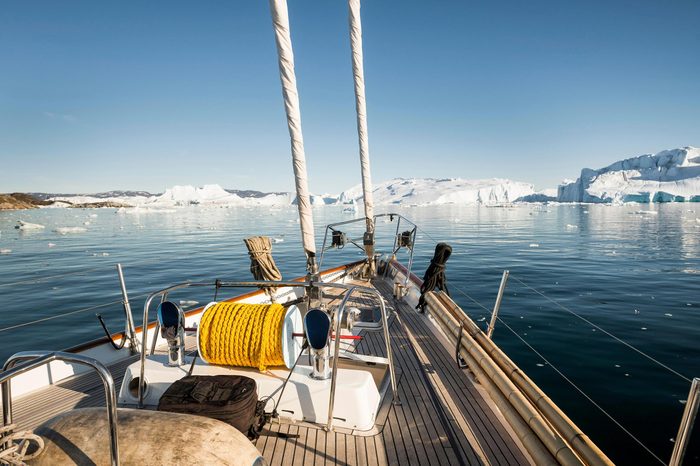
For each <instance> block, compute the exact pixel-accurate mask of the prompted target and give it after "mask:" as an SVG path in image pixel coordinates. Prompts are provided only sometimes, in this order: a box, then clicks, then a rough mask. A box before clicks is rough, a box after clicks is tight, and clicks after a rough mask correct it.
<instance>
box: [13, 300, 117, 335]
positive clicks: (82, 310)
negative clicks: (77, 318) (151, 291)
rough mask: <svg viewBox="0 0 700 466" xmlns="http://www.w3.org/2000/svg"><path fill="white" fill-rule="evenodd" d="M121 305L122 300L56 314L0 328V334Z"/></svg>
mask: <svg viewBox="0 0 700 466" xmlns="http://www.w3.org/2000/svg"><path fill="white" fill-rule="evenodd" d="M119 303H122V300H121V299H119V300H117V301H112V302H109V303H105V304H98V305H96V306H90V307H86V308H83V309H78V310H75V311H70V312H65V313H63V314H56V315H55V316H49V317H44V318H43V319H37V320H33V321H31V322H23V323H21V324H16V325H10V326H9V327H5V328H0V332H6V331H8V330H12V329H15V328H20V327H26V326H27V325H33V324H38V323H40V322H46V321H47V320H53V319H58V318H59V317H65V316H69V315H72V314H79V313H81V312H88V311H93V310H95V309H101V308H103V307H107V306H114V305H115V304H119Z"/></svg>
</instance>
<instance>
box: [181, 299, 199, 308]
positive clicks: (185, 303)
mask: <svg viewBox="0 0 700 466" xmlns="http://www.w3.org/2000/svg"><path fill="white" fill-rule="evenodd" d="M197 304H199V301H192V300H190V299H181V300H180V306H182V307H194V306H196V305H197Z"/></svg>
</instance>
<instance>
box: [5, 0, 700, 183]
mask: <svg viewBox="0 0 700 466" xmlns="http://www.w3.org/2000/svg"><path fill="white" fill-rule="evenodd" d="M289 10H290V17H291V28H292V40H293V44H294V52H295V55H296V71H297V79H298V84H299V93H300V98H301V111H302V125H303V130H304V138H305V143H306V156H307V161H308V166H309V176H310V189H311V191H312V192H314V193H323V192H331V193H334V192H336V193H337V192H339V191H341V190H343V189H345V188H348V187H350V186H352V185H355V184H357V183H359V179H360V175H359V162H358V156H357V153H358V150H357V136H356V126H355V114H354V111H355V108H354V96H353V84H352V74H351V64H350V45H349V39H348V28H347V4H346V2H345V1H344V0H323V1H321V0H317V1H311V0H289ZM362 18H363V28H364V50H365V77H366V82H367V99H368V100H367V105H368V120H369V138H370V154H371V159H372V166H373V177H374V179H375V180H377V181H380V180H386V179H389V178H393V177H399V176H401V177H461V178H490V177H504V178H511V179H515V180H520V181H529V182H532V183H535V185H536V186H537V187H538V188H546V187H555V186H556V184H557V183H558V182H559V181H560V180H561V179H563V178H575V177H576V176H578V174H579V172H580V169H581V168H583V167H592V168H596V167H601V166H605V165H608V164H609V163H612V162H614V161H615V160H619V159H621V158H624V157H630V156H634V155H639V154H642V153H649V152H656V151H659V150H663V149H669V148H675V147H681V146H685V145H695V146H698V145H700V2H698V1H697V0H685V1H684V0H673V1H670V0H659V1H644V0H635V1H626V0H625V1H623V0H606V1H597V0H583V1H561V0H554V1H538V0H531V1H527V2H524V1H520V0H514V1H504V0H492V1H480V2H477V1H456V0H455V1H438V0H430V1H425V0H423V1H408V0H394V1H390V0H365V1H364V3H363V9H362ZM291 174H292V170H291V155H290V149H289V136H288V132H287V128H286V120H285V117H284V108H283V105H282V99H281V88H280V82H279V74H278V69H277V57H276V51H275V45H274V35H273V31H272V26H271V21H270V16H269V6H268V3H267V1H264V0H236V1H205V0H203V1H173V0H170V1H162V2H156V1H135V0H134V1H119V2H117V1H113V2H101V1H94V0H86V1H72V0H62V1H55V0H47V1H38V0H37V1H28V0H4V1H3V2H2V7H1V8H0V192H9V191H45V192H96V191H104V190H109V189H145V190H150V191H152V192H161V191H162V190H163V189H165V188H166V187H168V186H172V185H175V184H194V185H202V184H209V183H217V184H220V185H222V186H224V187H226V188H239V189H259V190H264V191H278V190H279V191H291V190H293V186H294V185H293V181H292V176H291Z"/></svg>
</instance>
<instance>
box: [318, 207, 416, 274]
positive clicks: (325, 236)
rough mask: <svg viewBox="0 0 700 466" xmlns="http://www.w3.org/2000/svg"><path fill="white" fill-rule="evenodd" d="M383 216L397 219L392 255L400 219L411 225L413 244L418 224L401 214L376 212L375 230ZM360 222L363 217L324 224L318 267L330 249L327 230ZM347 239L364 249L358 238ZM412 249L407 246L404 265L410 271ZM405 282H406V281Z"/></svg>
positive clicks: (397, 246)
mask: <svg viewBox="0 0 700 466" xmlns="http://www.w3.org/2000/svg"><path fill="white" fill-rule="evenodd" d="M383 217H389V218H390V219H391V221H393V220H394V218H396V219H397V222H396V232H395V233H394V244H393V246H392V248H391V250H392V255H394V254H396V253H397V252H398V250H399V249H400V246H399V245H398V235H399V230H400V229H401V222H402V221H403V222H405V223H408V224H409V225H410V226H411V244H412V245H415V241H416V232H417V231H418V226H417V225H416V224H415V223H413V222H412V221H411V220H409V219H407V218H406V217H404V216H403V215H401V214H396V213H388V214H378V215H375V216H374V224H375V230H376V224H377V219H378V218H383ZM360 222H363V223H364V222H365V218H364V217H362V218H355V219H352V220H345V221H343V222H337V223H331V224H328V225H326V230H325V233H324V235H323V245H322V246H321V257H319V260H318V267H319V269H320V268H321V267H322V266H323V258H324V257H325V254H326V251H327V250H328V249H330V248H329V247H326V245H327V243H328V232H329V231H336V230H335V227H339V226H342V225H350V224H353V223H360ZM349 241H350V243H352V244H354V245H355V246H357V248H359V249H364V248H363V246H361V245H360V244H358V243H357V241H359V240H353V239H349ZM414 249H415V248H414V247H413V246H411V247H410V248H409V256H408V265H407V267H406V268H407V269H408V271H409V272H410V271H411V268H412V267H413V251H414ZM409 275H410V273H409ZM405 284H408V281H407V282H406V283H405Z"/></svg>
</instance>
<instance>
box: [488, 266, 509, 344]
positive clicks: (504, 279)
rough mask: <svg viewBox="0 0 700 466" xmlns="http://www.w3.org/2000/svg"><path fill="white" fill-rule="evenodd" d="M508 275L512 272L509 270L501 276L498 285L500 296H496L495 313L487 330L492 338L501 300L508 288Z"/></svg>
mask: <svg viewBox="0 0 700 466" xmlns="http://www.w3.org/2000/svg"><path fill="white" fill-rule="evenodd" d="M508 275H510V272H509V271H508V270H504V271H503V277H501V286H500V287H498V296H496V304H494V305H493V313H492V314H491V322H489V328H488V329H487V330H486V336H487V337H488V338H491V335H493V329H494V327H495V326H496V319H497V318H498V310H499V309H500V308H501V300H502V299H503V292H504V291H505V290H506V283H507V282H508Z"/></svg>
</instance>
